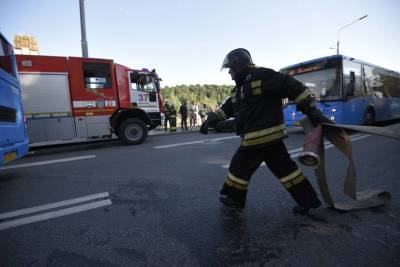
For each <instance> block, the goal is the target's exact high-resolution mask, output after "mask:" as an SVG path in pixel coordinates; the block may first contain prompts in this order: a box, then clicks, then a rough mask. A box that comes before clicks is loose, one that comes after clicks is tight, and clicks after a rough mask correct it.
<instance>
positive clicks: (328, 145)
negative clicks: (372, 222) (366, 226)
mask: <svg viewBox="0 0 400 267" xmlns="http://www.w3.org/2000/svg"><path fill="white" fill-rule="evenodd" d="M369 136H371V135H370V134H355V135H352V136H350V141H357V140H360V139H364V138H366V137H369ZM324 145H325V149H329V148H332V147H334V145H333V144H331V142H324ZM301 151H303V148H302V147H299V148H295V149H291V150H289V151H288V152H289V154H290V157H291V158H292V159H295V158H297V157H298V156H299V155H300V152H301ZM263 165H265V162H263V163H261V166H263ZM221 167H222V168H224V169H228V168H229V164H225V165H222V166H221Z"/></svg>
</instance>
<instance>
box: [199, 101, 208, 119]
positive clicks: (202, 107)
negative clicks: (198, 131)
mask: <svg viewBox="0 0 400 267" xmlns="http://www.w3.org/2000/svg"><path fill="white" fill-rule="evenodd" d="M206 109H207V106H206V105H205V104H203V105H200V106H199V116H200V120H201V123H203V122H204V120H205V118H206Z"/></svg>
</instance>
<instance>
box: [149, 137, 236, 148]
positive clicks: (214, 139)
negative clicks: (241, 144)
mask: <svg viewBox="0 0 400 267" xmlns="http://www.w3.org/2000/svg"><path fill="white" fill-rule="evenodd" d="M238 137H239V136H236V135H235V136H227V137H220V138H213V139H204V140H197V141H191V142H182V143H175V144H170V145H163V146H155V147H153V148H154V149H163V148H170V147H177V146H187V145H193V144H205V143H210V142H218V141H221V140H227V139H233V138H238Z"/></svg>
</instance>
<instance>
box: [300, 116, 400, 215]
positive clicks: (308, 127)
mask: <svg viewBox="0 0 400 267" xmlns="http://www.w3.org/2000/svg"><path fill="white" fill-rule="evenodd" d="M300 124H301V126H302V127H303V129H304V132H305V143H304V146H303V152H302V153H300V156H299V161H300V162H301V163H302V164H304V165H306V166H309V167H312V168H313V169H314V173H315V176H316V177H317V182H318V186H319V189H320V191H321V194H322V197H323V199H324V201H325V202H326V203H327V204H328V205H329V206H330V207H332V208H334V209H337V210H340V211H351V210H358V209H366V208H371V207H377V206H381V205H385V204H387V203H388V202H389V201H390V199H391V195H390V193H389V192H387V191H384V190H372V189H369V190H365V191H361V192H357V188H356V167H355V164H354V161H353V157H352V148H351V143H350V140H349V137H348V135H347V133H346V131H345V130H344V129H349V130H357V131H361V132H366V133H371V134H376V135H381V136H386V137H390V138H395V139H400V131H399V130H397V129H393V128H388V127H385V128H381V127H373V126H355V125H341V124H326V123H323V124H322V127H321V126H318V127H316V128H314V127H313V126H312V124H311V122H310V121H309V120H308V119H307V118H303V119H302V120H300ZM323 137H325V138H326V139H328V140H329V141H330V142H331V143H332V144H333V145H334V146H335V147H336V148H337V149H338V150H339V151H340V152H342V153H343V154H344V155H345V156H346V157H347V159H348V160H349V164H348V166H347V171H346V177H345V179H344V193H345V194H346V195H347V196H349V197H350V198H351V200H349V201H345V202H340V203H336V202H334V201H333V199H332V197H331V194H330V191H329V187H328V183H327V177H326V172H325V156H324V140H323V139H324V138H323Z"/></svg>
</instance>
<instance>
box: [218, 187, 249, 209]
mask: <svg viewBox="0 0 400 267" xmlns="http://www.w3.org/2000/svg"><path fill="white" fill-rule="evenodd" d="M220 194H221V196H220V198H219V201H220V202H221V203H222V204H224V205H225V206H228V207H232V208H238V209H242V208H244V206H245V204H246V196H247V190H238V189H236V188H234V187H231V186H229V185H227V184H226V183H224V186H223V188H222V190H221V191H220Z"/></svg>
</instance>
